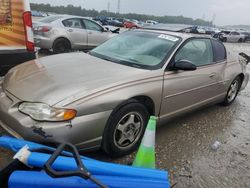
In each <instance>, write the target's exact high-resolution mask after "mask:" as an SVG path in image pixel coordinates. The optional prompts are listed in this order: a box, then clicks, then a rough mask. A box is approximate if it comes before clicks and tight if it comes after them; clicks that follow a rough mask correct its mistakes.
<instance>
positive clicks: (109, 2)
mask: <svg viewBox="0 0 250 188" xmlns="http://www.w3.org/2000/svg"><path fill="white" fill-rule="evenodd" d="M107 11H108V12H110V1H109V2H108V9H107Z"/></svg>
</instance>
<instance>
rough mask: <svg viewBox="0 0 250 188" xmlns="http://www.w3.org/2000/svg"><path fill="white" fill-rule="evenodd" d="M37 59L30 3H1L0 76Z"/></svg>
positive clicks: (5, 0)
mask: <svg viewBox="0 0 250 188" xmlns="http://www.w3.org/2000/svg"><path fill="white" fill-rule="evenodd" d="M35 58H36V51H35V48H34V39H33V31H32V18H31V12H30V5H29V1H27V0H20V1H18V3H17V1H16V0H1V1H0V59H1V62H0V76H4V75H5V74H6V73H7V72H8V71H9V70H10V69H11V68H12V67H14V66H16V65H18V64H21V63H23V62H25V61H29V60H32V59H35Z"/></svg>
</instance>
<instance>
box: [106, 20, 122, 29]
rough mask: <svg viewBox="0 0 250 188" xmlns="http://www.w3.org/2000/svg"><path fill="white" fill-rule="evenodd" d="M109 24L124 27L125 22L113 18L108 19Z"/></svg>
mask: <svg viewBox="0 0 250 188" xmlns="http://www.w3.org/2000/svg"><path fill="white" fill-rule="evenodd" d="M107 25H110V26H114V27H123V22H120V21H119V20H117V19H115V18H113V19H110V20H109V19H108V20H107Z"/></svg>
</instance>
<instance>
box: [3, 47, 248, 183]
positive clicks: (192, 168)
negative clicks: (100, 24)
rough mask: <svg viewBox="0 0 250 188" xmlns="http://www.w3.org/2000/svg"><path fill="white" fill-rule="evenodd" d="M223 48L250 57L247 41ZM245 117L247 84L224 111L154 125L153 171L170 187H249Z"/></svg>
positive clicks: (126, 160)
mask: <svg viewBox="0 0 250 188" xmlns="http://www.w3.org/2000/svg"><path fill="white" fill-rule="evenodd" d="M226 46H227V47H228V48H231V49H233V50H234V51H236V52H241V51H244V52H246V53H248V54H250V44H249V43H241V44H236V43H228V44H226ZM44 55H48V54H43V55H42V56H44ZM248 70H249V71H250V68H248ZM249 113H250V85H248V87H247V88H246V90H244V91H242V92H241V93H240V95H239V97H238V98H237V100H236V101H235V103H234V104H232V105H231V106H229V107H223V106H220V105H214V106H210V107H207V108H204V109H201V110H199V111H196V112H192V113H189V114H187V115H185V116H182V117H179V118H178V119H175V120H173V121H171V122H168V123H166V125H165V126H162V127H159V128H158V131H157V137H156V155H157V168H160V169H164V170H168V171H169V173H170V179H171V183H172V184H173V185H174V184H176V185H175V187H228V186H229V187H250V137H249V132H250V126H249V122H250V117H249V115H248V114H249ZM3 134H6V133H5V132H4V131H3V130H0V135H3ZM215 141H218V142H220V143H221V145H220V146H219V148H218V149H216V150H213V149H212V148H211V145H212V144H213V143H214V142H215ZM86 155H90V156H92V157H94V158H96V159H100V160H104V161H112V162H118V163H122V164H130V163H131V162H132V161H133V159H134V154H131V155H129V156H126V157H123V158H119V159H111V158H109V157H107V156H106V155H105V154H103V153H101V152H97V153H96V152H92V153H88V154H86ZM11 157H12V153H10V152H8V151H6V150H3V149H0V168H2V167H3V166H4V165H6V164H7V162H8V161H10V160H11Z"/></svg>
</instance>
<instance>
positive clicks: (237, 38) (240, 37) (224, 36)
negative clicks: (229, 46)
mask: <svg viewBox="0 0 250 188" xmlns="http://www.w3.org/2000/svg"><path fill="white" fill-rule="evenodd" d="M219 40H220V41H222V42H244V41H245V35H244V34H242V33H240V32H237V31H231V32H230V33H228V32H227V33H226V32H221V33H220V34H219Z"/></svg>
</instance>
